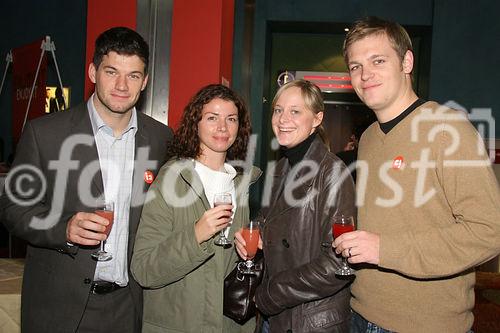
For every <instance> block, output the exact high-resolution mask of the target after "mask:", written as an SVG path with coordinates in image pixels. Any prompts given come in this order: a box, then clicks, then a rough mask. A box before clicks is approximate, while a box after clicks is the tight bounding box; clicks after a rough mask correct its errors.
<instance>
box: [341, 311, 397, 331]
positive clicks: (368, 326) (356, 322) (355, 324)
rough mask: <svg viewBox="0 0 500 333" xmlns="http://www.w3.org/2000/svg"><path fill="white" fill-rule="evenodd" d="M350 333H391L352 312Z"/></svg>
mask: <svg viewBox="0 0 500 333" xmlns="http://www.w3.org/2000/svg"><path fill="white" fill-rule="evenodd" d="M350 333H393V332H392V331H389V330H386V329H384V328H382V327H378V326H377V325H375V324H374V323H371V322H369V321H368V320H366V319H365V318H363V317H361V316H360V315H359V314H358V313H356V312H354V311H353V312H352V316H351V331H350Z"/></svg>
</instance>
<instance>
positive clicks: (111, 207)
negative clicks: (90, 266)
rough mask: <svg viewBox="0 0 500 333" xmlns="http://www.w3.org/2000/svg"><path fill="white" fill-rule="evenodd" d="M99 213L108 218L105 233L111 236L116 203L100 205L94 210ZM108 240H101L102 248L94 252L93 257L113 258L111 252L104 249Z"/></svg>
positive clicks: (100, 258)
mask: <svg viewBox="0 0 500 333" xmlns="http://www.w3.org/2000/svg"><path fill="white" fill-rule="evenodd" d="M94 213H96V214H97V215H99V216H101V217H104V218H105V219H107V220H108V222H109V224H108V225H107V226H106V229H105V230H104V233H105V234H106V236H109V232H110V231H111V227H112V226H113V221H114V215H115V204H114V202H112V201H109V202H106V203H105V204H104V206H102V207H99V208H98V209H96V210H95V211H94ZM105 242H106V241H101V244H100V249H99V250H98V251H96V252H94V253H92V258H94V259H95V260H97V261H108V260H111V259H112V258H113V256H112V255H111V253H108V252H106V251H105V250H104V244H105Z"/></svg>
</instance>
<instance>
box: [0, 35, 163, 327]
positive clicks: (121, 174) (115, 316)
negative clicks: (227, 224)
mask: <svg viewBox="0 0 500 333" xmlns="http://www.w3.org/2000/svg"><path fill="white" fill-rule="evenodd" d="M148 58H149V50H148V45H147V44H146V42H145V41H144V40H143V39H142V37H141V36H140V35H139V34H137V33H136V32H135V31H133V30H130V29H128V28H112V29H110V30H107V31H105V32H104V33H102V34H101V35H100V36H99V37H98V38H97V40H96V45H95V53H94V58H93V63H92V64H90V66H89V69H88V74H89V77H90V79H91V81H92V82H93V83H95V91H94V94H93V95H92V96H91V98H90V99H89V100H88V102H87V103H86V104H82V105H80V106H77V107H75V108H73V109H72V110H70V111H69V112H61V113H54V114H50V115H47V116H44V117H41V118H38V119H35V120H33V121H31V122H30V123H28V124H27V125H26V128H25V129H24V132H23V135H22V138H21V140H20V142H19V145H18V148H17V154H16V158H15V161H14V164H13V168H12V172H11V173H9V176H8V178H7V181H6V184H5V191H4V194H3V196H2V197H1V198H0V208H1V217H2V220H3V222H4V224H5V226H6V227H7V229H8V230H9V231H10V232H11V233H12V234H14V235H16V236H17V237H20V238H22V239H25V240H26V241H28V243H29V245H28V249H27V256H26V264H25V271H24V280H23V292H22V311H21V312H22V316H21V325H22V330H23V332H37V333H40V332H51V333H54V332H106V333H111V332H139V331H140V325H141V317H142V291H141V288H140V287H139V285H138V284H137V283H136V282H135V281H134V280H133V277H132V275H131V274H130V271H129V264H130V259H131V254H132V249H133V245H134V239H135V234H136V230H137V226H138V223H139V218H140V215H141V210H142V204H143V203H144V198H145V192H146V190H147V188H148V186H149V183H150V182H151V181H152V178H153V177H154V175H155V174H156V171H157V170H158V169H159V168H160V167H161V165H162V164H163V163H164V162H165V159H166V143H167V141H168V140H170V139H171V136H172V132H171V130H170V129H169V128H168V127H167V126H165V125H163V124H161V123H159V122H157V121H155V120H153V119H152V118H150V117H148V116H146V115H144V114H142V113H140V112H137V111H136V109H135V104H136V102H137V100H138V98H139V96H140V93H141V91H142V90H144V88H145V87H146V83H147V80H148V75H147V68H148ZM110 200H112V201H113V202H114V204H115V207H114V223H113V227H112V229H111V233H110V234H109V236H106V234H104V229H105V225H107V223H108V222H107V220H106V219H104V218H102V217H100V216H99V215H97V214H95V213H94V211H95V209H96V207H98V205H99V204H100V203H101V202H102V201H110ZM105 239H106V251H108V252H110V253H111V254H112V256H113V258H112V259H111V260H110V261H99V262H98V261H96V260H94V259H93V258H92V256H91V254H92V253H94V252H95V251H96V250H97V248H98V245H99V243H100V241H103V240H105Z"/></svg>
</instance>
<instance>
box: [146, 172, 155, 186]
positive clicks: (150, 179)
mask: <svg viewBox="0 0 500 333" xmlns="http://www.w3.org/2000/svg"><path fill="white" fill-rule="evenodd" d="M153 180H155V176H154V175H153V172H152V171H150V170H146V171H144V181H145V182H146V183H148V184H151V183H152V182H153Z"/></svg>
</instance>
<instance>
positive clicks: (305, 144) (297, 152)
mask: <svg viewBox="0 0 500 333" xmlns="http://www.w3.org/2000/svg"><path fill="white" fill-rule="evenodd" d="M314 138H316V132H314V133H313V134H311V135H309V137H308V138H307V139H305V140H304V141H302V142H301V143H299V144H298V145H296V146H295V147H292V148H286V147H284V146H281V152H282V153H283V155H284V156H285V157H286V158H287V159H288V162H289V163H290V166H292V167H293V166H294V165H295V164H297V163H299V162H300V161H302V160H303V159H304V155H305V154H306V153H307V150H309V147H310V146H311V143H312V142H313V141H314Z"/></svg>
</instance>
